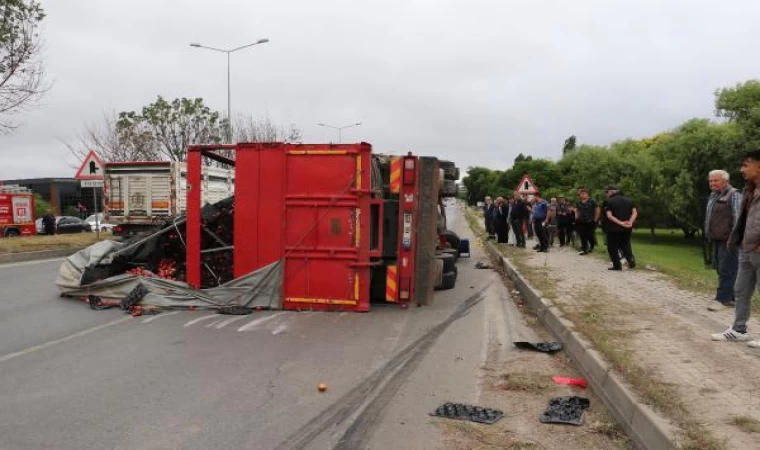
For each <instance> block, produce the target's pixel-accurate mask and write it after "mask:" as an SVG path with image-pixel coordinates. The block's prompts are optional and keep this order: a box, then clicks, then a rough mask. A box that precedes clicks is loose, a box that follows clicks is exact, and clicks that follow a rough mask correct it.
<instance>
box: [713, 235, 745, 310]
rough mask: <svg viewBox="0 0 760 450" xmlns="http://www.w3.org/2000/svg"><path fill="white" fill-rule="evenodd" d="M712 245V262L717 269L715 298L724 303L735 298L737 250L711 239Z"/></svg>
mask: <svg viewBox="0 0 760 450" xmlns="http://www.w3.org/2000/svg"><path fill="white" fill-rule="evenodd" d="M711 244H712V246H713V264H714V265H715V269H716V270H717V271H718V289H717V291H716V292H715V300H717V301H719V302H721V303H723V304H726V303H728V302H732V301H734V300H735V297H734V285H735V284H736V274H737V272H738V270H739V251H738V250H737V249H735V248H731V249H729V248H727V247H726V243H725V242H723V241H711Z"/></svg>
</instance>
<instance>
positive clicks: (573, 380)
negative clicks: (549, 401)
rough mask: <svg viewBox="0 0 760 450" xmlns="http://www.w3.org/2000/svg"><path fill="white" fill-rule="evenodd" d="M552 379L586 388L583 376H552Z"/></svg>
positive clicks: (559, 382) (558, 382) (556, 381)
mask: <svg viewBox="0 0 760 450" xmlns="http://www.w3.org/2000/svg"><path fill="white" fill-rule="evenodd" d="M552 380H554V382H555V383H557V384H566V385H568V386H577V387H579V388H583V389H586V388H587V387H588V382H587V381H586V380H584V379H583V378H566V377H553V378H552Z"/></svg>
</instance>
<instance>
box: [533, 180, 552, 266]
mask: <svg viewBox="0 0 760 450" xmlns="http://www.w3.org/2000/svg"><path fill="white" fill-rule="evenodd" d="M532 211H533V227H534V228H535V232H536V237H537V238H538V243H539V244H538V245H539V248H538V252H541V253H548V252H549V240H548V239H547V236H546V231H545V230H544V226H546V222H547V220H548V216H549V204H548V203H546V200H544V199H543V198H541V194H536V195H535V196H534V197H533V208H532Z"/></svg>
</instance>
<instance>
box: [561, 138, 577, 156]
mask: <svg viewBox="0 0 760 450" xmlns="http://www.w3.org/2000/svg"><path fill="white" fill-rule="evenodd" d="M575 140H576V138H575V135H572V136H570V137H569V138H567V139H565V146H564V147H562V155H563V156H564V155H567V154H568V153H570V152H572V151H573V150H575Z"/></svg>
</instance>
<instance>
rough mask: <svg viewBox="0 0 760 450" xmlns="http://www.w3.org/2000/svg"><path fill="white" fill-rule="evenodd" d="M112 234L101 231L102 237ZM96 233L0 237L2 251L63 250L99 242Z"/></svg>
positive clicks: (109, 236)
mask: <svg viewBox="0 0 760 450" xmlns="http://www.w3.org/2000/svg"><path fill="white" fill-rule="evenodd" d="M111 237H112V236H111V235H110V234H106V233H100V239H101V240H104V239H110V238H111ZM97 241H98V240H97V237H96V236H95V233H79V234H58V235H55V236H44V235H39V236H26V237H14V238H4V239H0V253H22V252H36V251H42V250H63V249H67V248H77V247H86V246H88V245H92V244H94V243H95V242H97Z"/></svg>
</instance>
